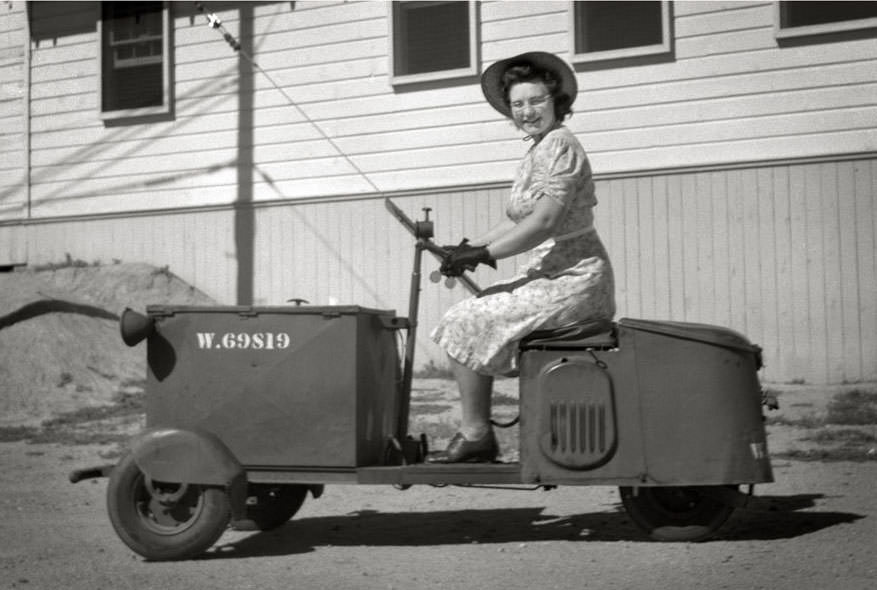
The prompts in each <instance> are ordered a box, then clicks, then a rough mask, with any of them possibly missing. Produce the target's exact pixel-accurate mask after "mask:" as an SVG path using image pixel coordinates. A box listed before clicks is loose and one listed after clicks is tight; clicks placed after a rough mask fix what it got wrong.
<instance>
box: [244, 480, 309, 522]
mask: <svg viewBox="0 0 877 590" xmlns="http://www.w3.org/2000/svg"><path fill="white" fill-rule="evenodd" d="M307 493H308V486H305V485H288V484H287V485H280V484H261V483H251V484H249V486H247V516H246V518H243V519H241V520H233V521H232V523H231V526H232V528H234V529H236V530H239V531H270V530H271V529H275V528H277V527H279V526H281V525H283V524H285V523H286V522H287V521H288V520H289V519H290V518H292V517H293V515H295V513H296V512H298V509H299V508H301V505H302V504H304V501H305V496H307Z"/></svg>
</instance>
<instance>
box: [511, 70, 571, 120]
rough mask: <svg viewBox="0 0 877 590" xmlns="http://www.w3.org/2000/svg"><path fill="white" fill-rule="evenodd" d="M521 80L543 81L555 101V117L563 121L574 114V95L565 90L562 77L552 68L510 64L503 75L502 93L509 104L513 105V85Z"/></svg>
mask: <svg viewBox="0 0 877 590" xmlns="http://www.w3.org/2000/svg"><path fill="white" fill-rule="evenodd" d="M520 82H542V83H543V84H544V85H545V88H547V89H548V92H549V93H550V94H551V98H552V99H553V103H554V118H555V119H557V120H558V121H563V120H564V119H565V118H567V117H568V116H569V115H571V114H572V102H573V99H572V97H571V96H570V95H569V94H567V93H566V92H564V89H563V88H562V87H561V84H560V78H559V77H558V76H557V75H556V74H555V73H554V72H553V71H551V70H547V69H542V68H539V67H536V66H534V65H532V64H528V63H522V64H517V65H513V66H509V67H508V69H506V71H505V72H504V73H503V75H502V95H503V98H504V99H505V103H506V105H507V106H511V103H510V101H509V92H510V91H511V89H512V86H514V85H515V84H518V83H520Z"/></svg>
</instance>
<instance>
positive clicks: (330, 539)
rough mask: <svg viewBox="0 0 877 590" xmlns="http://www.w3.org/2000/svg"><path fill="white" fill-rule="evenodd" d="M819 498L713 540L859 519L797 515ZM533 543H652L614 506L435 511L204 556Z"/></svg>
mask: <svg viewBox="0 0 877 590" xmlns="http://www.w3.org/2000/svg"><path fill="white" fill-rule="evenodd" d="M820 497H821V496H819V495H812V494H806V495H797V496H785V497H779V496H767V497H760V498H758V500H757V502H756V503H755V505H754V507H753V509H745V510H738V511H737V512H736V513H735V515H734V516H733V517H732V520H731V521H730V522H729V523H728V524H727V525H726V526H725V528H724V529H723V530H722V531H720V534H719V535H718V536H717V537H716V540H718V541H750V540H774V539H789V538H793V537H798V536H801V535H807V534H811V533H814V532H816V531H820V530H822V529H825V528H829V527H832V526H836V525H839V524H844V523H849V522H853V521H855V520H858V519H860V518H863V516H862V515H859V514H851V513H843V512H819V511H801V510H802V509H805V508H812V507H813V506H814V501H815V500H816V499H818V498H820ZM539 541H576V542H589V541H602V542H607V541H636V542H652V541H650V540H649V539H648V538H647V537H646V536H645V535H644V534H643V533H641V532H640V531H639V529H637V528H636V527H635V525H634V524H633V523H632V522H631V521H630V519H629V518H628V517H627V515H626V514H625V513H624V511H623V510H622V509H621V506H620V505H618V506H616V508H615V509H614V510H612V511H603V512H589V513H582V514H575V515H569V516H554V515H550V514H545V513H544V512H543V509H542V508H540V507H528V508H508V509H485V510H459V511H458V510H455V511H435V512H404V513H403V512H377V511H371V510H365V511H359V512H354V513H351V514H346V515H343V516H323V517H314V518H301V519H293V520H292V521H290V522H288V523H287V524H285V525H283V526H282V527H280V528H278V529H275V530H273V531H267V532H263V533H257V534H255V535H252V536H250V537H246V538H244V539H242V540H240V541H236V542H232V543H227V544H224V545H223V544H220V545H218V546H217V547H216V548H215V549H214V550H213V551H211V552H209V553H206V554H205V555H204V557H203V558H204V559H217V558H219V559H222V558H238V557H258V556H276V555H291V554H297V553H307V552H310V551H314V550H315V549H316V548H317V547H328V546H342V547H347V546H350V547H352V546H361V545H366V546H373V547H376V546H409V547H411V546H414V547H417V546H434V545H465V544H470V543H496V544H502V543H531V542H539Z"/></svg>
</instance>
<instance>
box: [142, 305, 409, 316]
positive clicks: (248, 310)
mask: <svg viewBox="0 0 877 590" xmlns="http://www.w3.org/2000/svg"><path fill="white" fill-rule="evenodd" d="M146 311H147V313H149V314H150V315H173V314H176V313H235V314H243V315H258V314H262V313H281V314H305V315H335V316H337V315H358V314H368V315H396V312H395V310H391V309H371V308H368V307H360V306H358V305H255V306H253V305H148V306H147V307H146Z"/></svg>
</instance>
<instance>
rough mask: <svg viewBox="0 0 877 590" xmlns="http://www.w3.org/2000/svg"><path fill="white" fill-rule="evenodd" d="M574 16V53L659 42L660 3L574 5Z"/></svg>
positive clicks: (661, 38) (660, 40)
mask: <svg viewBox="0 0 877 590" xmlns="http://www.w3.org/2000/svg"><path fill="white" fill-rule="evenodd" d="M574 15H575V35H576V53H591V52H595V51H612V50H615V49H629V48H631V47H642V46H646V45H659V44H660V43H662V41H663V31H662V18H661V2H593V1H588V2H576V3H575V13H574Z"/></svg>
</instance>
